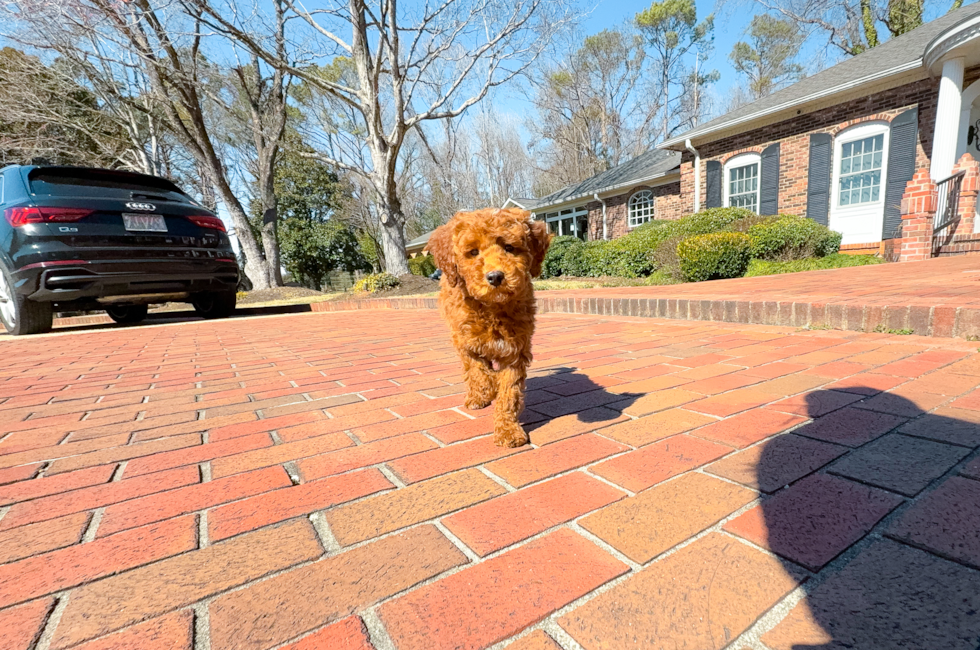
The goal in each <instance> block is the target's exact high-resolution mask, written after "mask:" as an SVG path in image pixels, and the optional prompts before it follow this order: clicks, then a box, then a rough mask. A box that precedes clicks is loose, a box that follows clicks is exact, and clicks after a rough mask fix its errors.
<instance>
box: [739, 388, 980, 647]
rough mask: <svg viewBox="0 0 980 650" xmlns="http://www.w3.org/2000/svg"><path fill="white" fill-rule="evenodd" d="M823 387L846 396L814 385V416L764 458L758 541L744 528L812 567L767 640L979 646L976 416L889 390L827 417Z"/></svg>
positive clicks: (979, 441) (797, 567)
mask: <svg viewBox="0 0 980 650" xmlns="http://www.w3.org/2000/svg"><path fill="white" fill-rule="evenodd" d="M828 393H835V394H836V396H837V397H839V394H838V393H837V391H815V392H814V393H811V394H810V395H808V396H807V405H808V410H809V412H810V417H811V418H813V420H814V421H813V422H811V423H808V424H807V425H805V426H803V427H801V428H800V429H798V430H796V431H794V432H792V433H789V434H785V435H781V436H777V437H776V438H773V439H772V440H770V441H769V442H767V443H766V444H765V445H764V447H763V449H762V451H761V456H760V457H759V459H758V461H757V464H756V467H755V482H756V484H757V486H758V488H759V489H760V490H761V491H762V492H765V493H767V494H768V496H766V497H764V498H763V501H762V513H763V518H764V524H765V526H764V530H763V531H762V532H761V533H760V535H759V537H758V538H757V539H753V538H752V534H743V533H740V532H739V531H737V530H736V531H735V532H737V533H738V534H742V535H743V536H745V537H747V538H749V539H750V541H754V542H756V543H759V544H760V545H763V546H766V547H768V548H769V549H770V550H772V551H773V552H774V553H775V554H777V555H778V556H779V558H780V560H781V561H782V562H783V563H784V568H785V570H786V571H787V573H788V574H789V575H791V576H794V577H799V576H801V575H804V576H806V575H807V574H808V573H807V572H809V574H810V575H811V576H812V577H810V578H809V580H807V581H806V582H804V583H803V587H804V590H805V592H806V596H805V598H804V599H803V600H802V601H801V602H800V603H799V604H798V605H796V607H795V608H794V609H793V610H792V611H790V613H789V614H788V615H787V616H786V618H785V619H784V620H783V621H781V622H780V623H779V624H777V625H776V626H775V627H774V628H773V629H772V630H770V631H769V632H768V633H766V634H764V635H763V636H762V641H763V643H764V644H765V645H766V647H768V648H771V649H772V650H843V649H845V648H849V649H859V650H896V649H902V648H908V649H910V650H911V649H917V650H918V649H921V650H932V649H935V650H940V649H942V650H954V649H955V650H977V649H978V648H980V570H978V569H980V460H971V459H972V457H975V456H976V455H977V454H976V451H977V450H978V449H980V414H978V415H977V418H976V419H975V420H974V421H972V422H971V421H969V420H966V419H964V420H961V419H956V418H952V417H947V416H942V415H936V414H926V413H924V412H923V411H921V410H920V409H918V408H917V407H916V406H915V405H914V404H913V403H912V402H911V401H909V400H907V399H905V398H903V397H900V396H897V395H893V394H890V393H883V394H880V395H878V396H876V397H873V398H871V399H869V400H867V401H866V402H864V403H862V404H864V405H866V406H872V407H873V408H875V409H877V411H876V412H873V411H869V410H866V409H863V408H861V407H860V406H854V405H852V406H848V407H845V408H843V409H841V410H838V411H835V412H831V413H829V414H827V415H823V413H824V412H825V409H824V408H823V406H822V405H823V404H826V403H827V401H828V398H832V397H834V395H828ZM871 402H874V403H873V404H872V403H871ZM895 414H901V417H899V416H898V415H895ZM906 418H908V419H906ZM964 460H967V462H966V464H964V463H963V461H964ZM737 521H738V519H736V520H734V521H733V522H732V523H735V522H737ZM801 567H802V568H805V569H806V571H802V570H801Z"/></svg>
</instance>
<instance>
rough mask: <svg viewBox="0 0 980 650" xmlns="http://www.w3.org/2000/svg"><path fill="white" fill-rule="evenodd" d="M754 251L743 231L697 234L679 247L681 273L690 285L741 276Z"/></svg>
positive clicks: (750, 241)
mask: <svg viewBox="0 0 980 650" xmlns="http://www.w3.org/2000/svg"><path fill="white" fill-rule="evenodd" d="M751 251H752V240H751V239H750V238H749V237H748V235H745V234H743V233H740V232H715V233H708V234H705V235H695V236H694V237H689V238H687V239H685V240H684V241H682V242H681V243H680V244H678V245H677V256H678V257H679V258H680V267H681V273H682V274H683V275H684V279H685V280H687V281H688V282H701V281H704V280H715V279H721V278H737V277H741V276H742V274H743V273H745V270H746V269H747V268H748V266H749V258H750V254H751Z"/></svg>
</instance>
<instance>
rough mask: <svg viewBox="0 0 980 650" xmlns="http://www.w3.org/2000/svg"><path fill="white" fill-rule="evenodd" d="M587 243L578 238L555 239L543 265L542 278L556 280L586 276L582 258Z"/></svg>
mask: <svg viewBox="0 0 980 650" xmlns="http://www.w3.org/2000/svg"><path fill="white" fill-rule="evenodd" d="M584 247H585V243H584V242H583V241H582V240H581V239H579V238H578V237H555V238H554V239H552V240H551V246H549V247H548V254H547V255H545V257H544V262H543V263H542V264H541V277H542V278H556V277H558V276H560V275H571V276H575V277H581V276H583V275H585V261H584V258H583V257H582V253H583V249H584Z"/></svg>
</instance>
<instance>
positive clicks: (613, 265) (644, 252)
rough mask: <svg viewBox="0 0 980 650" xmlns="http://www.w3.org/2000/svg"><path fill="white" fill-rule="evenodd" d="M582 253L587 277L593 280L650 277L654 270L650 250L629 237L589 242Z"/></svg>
mask: <svg viewBox="0 0 980 650" xmlns="http://www.w3.org/2000/svg"><path fill="white" fill-rule="evenodd" d="M582 252H583V259H584V262H585V275H588V276H589V277H593V278H600V277H604V276H609V275H612V276H616V277H620V278H639V277H643V276H647V275H650V272H651V271H653V268H654V267H653V263H652V262H651V260H650V255H649V249H647V248H646V247H645V246H644V245H643V243H642V242H641V241H640V240H638V239H635V238H631V237H630V236H629V235H627V236H625V237H620V238H619V239H614V240H612V241H594V242H588V243H587V244H586V245H585V247H584V249H583V251H582Z"/></svg>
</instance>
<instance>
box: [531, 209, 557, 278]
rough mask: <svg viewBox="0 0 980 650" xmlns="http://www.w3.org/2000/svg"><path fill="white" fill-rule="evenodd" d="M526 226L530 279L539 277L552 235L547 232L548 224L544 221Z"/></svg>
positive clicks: (533, 222)
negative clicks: (527, 231)
mask: <svg viewBox="0 0 980 650" xmlns="http://www.w3.org/2000/svg"><path fill="white" fill-rule="evenodd" d="M527 225H528V228H529V229H530V233H529V235H528V240H529V244H530V248H531V277H532V278H536V277H538V276H539V275H541V264H543V263H544V256H545V255H546V254H547V253H548V246H550V245H551V238H552V237H553V235H552V234H551V233H550V232H548V224H546V223H545V222H544V221H531V222H529V223H528V224H527Z"/></svg>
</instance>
